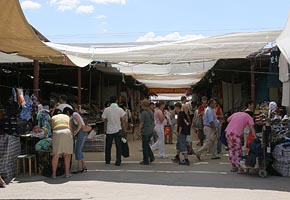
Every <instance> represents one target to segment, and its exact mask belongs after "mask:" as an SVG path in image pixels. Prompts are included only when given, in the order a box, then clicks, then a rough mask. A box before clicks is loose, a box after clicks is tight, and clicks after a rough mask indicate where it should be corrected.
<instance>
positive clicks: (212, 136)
mask: <svg viewBox="0 0 290 200" xmlns="http://www.w3.org/2000/svg"><path fill="white" fill-rule="evenodd" d="M215 106H216V101H215V100H214V99H210V100H209V101H208V106H207V108H206V109H205V111H204V115H203V125H204V128H203V131H204V134H205V137H206V138H205V142H204V143H203V146H202V147H200V148H199V149H198V150H197V151H196V152H195V154H196V157H197V159H198V160H200V155H201V153H202V152H203V151H205V150H206V149H208V148H210V151H211V153H212V156H211V159H220V157H218V155H217V127H218V123H219V121H218V120H217V117H216V115H215V112H214V108H215Z"/></svg>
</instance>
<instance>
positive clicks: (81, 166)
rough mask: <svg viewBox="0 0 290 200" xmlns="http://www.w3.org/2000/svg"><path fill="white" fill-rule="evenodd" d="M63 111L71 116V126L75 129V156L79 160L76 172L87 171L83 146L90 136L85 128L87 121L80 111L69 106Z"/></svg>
mask: <svg viewBox="0 0 290 200" xmlns="http://www.w3.org/2000/svg"><path fill="white" fill-rule="evenodd" d="M63 113H64V114H66V115H68V116H69V117H70V119H71V120H70V128H71V130H73V136H74V138H75V148H74V150H75V158H76V160H77V162H78V169H77V171H75V172H73V173H74V174H77V173H82V172H86V171H87V167H86V163H85V161H84V154H83V146H84V144H85V141H86V139H87V137H88V132H87V131H85V130H84V126H85V122H84V120H83V118H82V116H81V115H80V114H79V113H78V112H74V111H73V110H72V109H70V108H69V107H66V108H64V109H63Z"/></svg>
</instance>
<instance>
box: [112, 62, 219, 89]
mask: <svg viewBox="0 0 290 200" xmlns="http://www.w3.org/2000/svg"><path fill="white" fill-rule="evenodd" d="M215 63H216V60H213V61H196V62H192V63H190V62H189V63H179V64H177V63H176V64H168V65H156V64H155V65H154V64H140V65H133V66H132V65H130V64H125V63H120V64H113V65H112V66H113V67H115V68H117V69H119V70H120V72H122V73H124V74H127V75H131V76H133V77H134V78H135V79H136V80H138V81H140V82H142V83H144V84H145V85H146V86H147V87H150V88H183V87H187V88H189V87H191V86H192V85H194V84H196V83H197V82H198V81H200V79H201V78H202V77H204V75H205V73H206V72H207V71H208V70H209V69H211V68H212V67H213V66H214V65H215Z"/></svg>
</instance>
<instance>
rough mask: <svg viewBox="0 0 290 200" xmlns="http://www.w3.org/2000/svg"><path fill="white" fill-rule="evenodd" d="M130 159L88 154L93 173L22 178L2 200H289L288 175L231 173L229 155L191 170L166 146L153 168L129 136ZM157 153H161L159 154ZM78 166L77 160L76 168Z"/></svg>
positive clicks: (205, 160)
mask: <svg viewBox="0 0 290 200" xmlns="http://www.w3.org/2000/svg"><path fill="white" fill-rule="evenodd" d="M129 144H130V158H127V159H123V161H122V165H121V166H120V167H116V166H115V165H113V164H111V165H105V164H104V161H103V160H104V153H102V152H99V153H86V154H85V156H86V160H87V167H88V172H87V173H82V174H77V175H73V176H72V177H70V178H62V177H59V178H57V179H50V178H46V177H43V176H40V175H33V176H32V177H31V178H29V177H27V176H23V175H21V176H19V177H17V178H16V179H15V180H14V181H13V182H12V183H10V184H9V185H8V186H7V187H6V188H5V189H0V198H1V199H5V198H6V199H118V200H123V199H126V200H128V199H134V200H135V199H146V200H147V199H149V198H150V199H166V200H168V199H182V198H186V199H214V200H218V199H222V200H229V199H231V200H232V199H237V200H240V199H241V200H242V199H243V200H252V199H253V200H254V199H255V200H257V199H263V200H270V199H271V200H272V199H279V200H284V199H285V200H289V199H290V184H289V183H290V180H289V178H285V177H277V176H269V177H267V178H260V177H258V175H257V173H255V172H252V173H251V174H243V175H240V174H236V173H231V172H230V171H229V170H230V165H229V164H228V161H227V154H226V153H227V152H223V154H221V157H222V159H221V160H211V159H210V157H209V155H203V156H202V161H201V162H198V161H197V160H196V158H195V157H194V156H191V157H190V160H191V165H190V166H179V165H177V164H175V163H172V162H171V161H170V158H171V157H173V156H174V152H175V145H166V152H167V153H168V155H169V157H170V158H168V159H156V161H155V162H154V163H153V164H152V165H149V166H143V165H140V164H139V161H140V160H141V157H142V155H141V152H140V150H139V149H140V146H141V142H140V141H139V140H137V141H134V142H133V141H132V139H131V138H129ZM155 154H157V152H155ZM75 166H76V162H75V161H73V169H75Z"/></svg>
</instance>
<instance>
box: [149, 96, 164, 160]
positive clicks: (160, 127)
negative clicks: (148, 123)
mask: <svg viewBox="0 0 290 200" xmlns="http://www.w3.org/2000/svg"><path fill="white" fill-rule="evenodd" d="M157 105H158V104H157ZM164 107H165V102H164V101H160V102H159V105H158V107H157V108H156V109H155V112H154V120H155V127H154V130H155V131H156V133H157V135H158V139H157V141H156V142H155V143H154V144H153V145H152V147H151V149H152V150H155V149H158V150H159V155H158V158H167V156H166V155H165V144H164V125H165V124H166V123H167V122H166V119H165V115H164V114H163V110H164Z"/></svg>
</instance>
